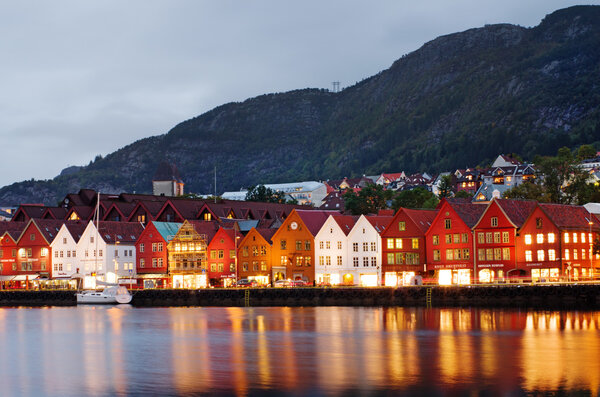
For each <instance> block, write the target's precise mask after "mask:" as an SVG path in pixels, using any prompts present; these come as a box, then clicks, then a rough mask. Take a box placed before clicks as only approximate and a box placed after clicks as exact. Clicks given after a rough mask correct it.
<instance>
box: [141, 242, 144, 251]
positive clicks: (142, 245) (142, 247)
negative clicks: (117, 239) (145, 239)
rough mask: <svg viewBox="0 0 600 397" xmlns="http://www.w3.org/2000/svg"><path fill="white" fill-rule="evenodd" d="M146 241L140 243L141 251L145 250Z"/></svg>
mask: <svg viewBox="0 0 600 397" xmlns="http://www.w3.org/2000/svg"><path fill="white" fill-rule="evenodd" d="M144 248H145V247H144V243H140V252H144Z"/></svg>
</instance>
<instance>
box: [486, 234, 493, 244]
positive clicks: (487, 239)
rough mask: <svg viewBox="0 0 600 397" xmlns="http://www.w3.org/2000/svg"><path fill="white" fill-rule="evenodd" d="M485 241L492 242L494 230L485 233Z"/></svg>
mask: <svg viewBox="0 0 600 397" xmlns="http://www.w3.org/2000/svg"><path fill="white" fill-rule="evenodd" d="M485 242H486V243H487V244H490V243H491V242H492V232H487V233H486V234H485Z"/></svg>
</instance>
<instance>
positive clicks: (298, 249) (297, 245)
mask: <svg viewBox="0 0 600 397" xmlns="http://www.w3.org/2000/svg"><path fill="white" fill-rule="evenodd" d="M328 242H329V241H328ZM327 248H329V247H327ZM300 250H302V241H301V240H296V251H300Z"/></svg>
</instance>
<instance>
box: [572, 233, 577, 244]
mask: <svg viewBox="0 0 600 397" xmlns="http://www.w3.org/2000/svg"><path fill="white" fill-rule="evenodd" d="M573 242H574V243H576V242H577V233H573Z"/></svg>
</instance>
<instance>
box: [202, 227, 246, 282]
mask: <svg viewBox="0 0 600 397" xmlns="http://www.w3.org/2000/svg"><path fill="white" fill-rule="evenodd" d="M242 237H243V235H242V234H241V233H240V232H238V231H237V230H236V229H235V228H232V229H225V228H224V227H219V229H218V230H217V232H216V233H215V235H214V237H213V238H212V239H211V240H210V242H209V243H208V247H207V252H208V280H209V282H210V285H211V286H219V287H228V286H231V285H233V284H235V283H236V282H237V280H236V267H235V251H236V246H237V243H236V240H237V241H238V243H239V240H240V239H241V238H242Z"/></svg>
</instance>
